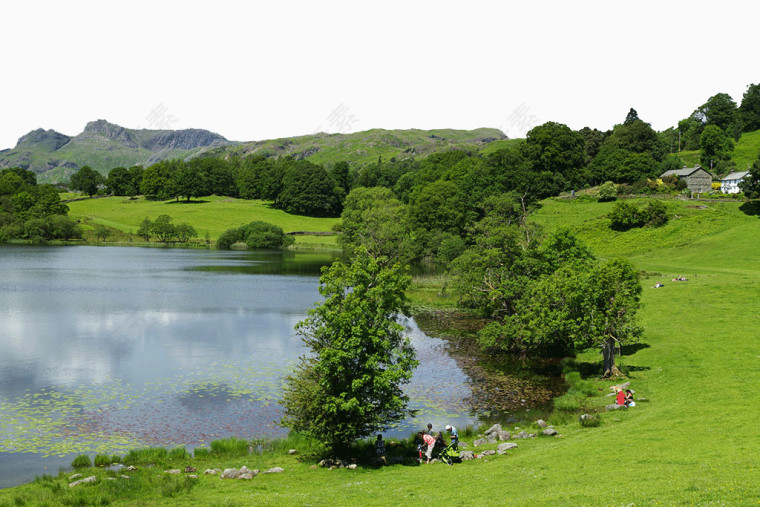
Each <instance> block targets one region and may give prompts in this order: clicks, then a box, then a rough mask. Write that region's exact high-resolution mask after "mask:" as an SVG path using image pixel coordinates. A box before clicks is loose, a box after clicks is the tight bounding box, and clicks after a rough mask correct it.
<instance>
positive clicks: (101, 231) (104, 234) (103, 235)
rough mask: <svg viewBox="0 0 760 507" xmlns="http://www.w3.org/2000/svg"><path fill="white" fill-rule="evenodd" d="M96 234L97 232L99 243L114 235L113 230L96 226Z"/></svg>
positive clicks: (103, 226)
mask: <svg viewBox="0 0 760 507" xmlns="http://www.w3.org/2000/svg"><path fill="white" fill-rule="evenodd" d="M94 232H95V237H96V238H97V239H98V240H99V241H105V240H107V239H108V238H110V237H111V234H112V232H111V229H109V228H108V227H106V226H105V225H96V226H95V229H94Z"/></svg>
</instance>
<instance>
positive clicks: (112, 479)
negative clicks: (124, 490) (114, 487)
mask: <svg viewBox="0 0 760 507" xmlns="http://www.w3.org/2000/svg"><path fill="white" fill-rule="evenodd" d="M106 480H107V481H115V480H116V477H106Z"/></svg>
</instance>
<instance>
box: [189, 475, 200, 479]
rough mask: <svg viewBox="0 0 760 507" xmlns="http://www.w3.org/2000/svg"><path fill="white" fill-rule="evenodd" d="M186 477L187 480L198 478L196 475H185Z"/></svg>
mask: <svg viewBox="0 0 760 507" xmlns="http://www.w3.org/2000/svg"><path fill="white" fill-rule="evenodd" d="M186 477H187V478H188V479H197V478H198V476H197V475H195V474H189V475H187V476H186Z"/></svg>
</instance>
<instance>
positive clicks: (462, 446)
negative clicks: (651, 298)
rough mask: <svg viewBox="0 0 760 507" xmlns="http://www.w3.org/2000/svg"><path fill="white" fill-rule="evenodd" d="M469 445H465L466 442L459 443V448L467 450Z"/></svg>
mask: <svg viewBox="0 0 760 507" xmlns="http://www.w3.org/2000/svg"><path fill="white" fill-rule="evenodd" d="M468 447H469V445H467V443H466V442H459V448H460V449H467V448H468Z"/></svg>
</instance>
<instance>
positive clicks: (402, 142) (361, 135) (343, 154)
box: [206, 128, 507, 164]
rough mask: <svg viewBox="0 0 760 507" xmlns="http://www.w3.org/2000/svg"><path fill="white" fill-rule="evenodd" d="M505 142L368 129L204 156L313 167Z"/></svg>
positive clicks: (488, 132)
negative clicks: (304, 162) (289, 160)
mask: <svg viewBox="0 0 760 507" xmlns="http://www.w3.org/2000/svg"><path fill="white" fill-rule="evenodd" d="M505 139H507V136H505V135H504V133H503V132H502V131H501V130H498V129H489V128H480V129H475V130H454V129H437V130H418V129H410V130H384V129H372V130H366V131H363V132H355V133H353V134H325V133H317V134H312V135H307V136H300V137H287V138H282V139H271V140H266V141H252V142H245V143H239V144H236V145H230V146H223V147H220V148H217V149H215V150H211V151H209V152H207V153H206V155H214V156H221V157H227V156H241V157H245V156H248V155H254V154H255V155H262V156H265V157H278V156H288V155H289V156H292V157H294V158H296V159H308V160H310V161H311V162H314V163H315V164H330V163H334V162H337V161H340V160H345V161H349V162H357V163H366V162H374V161H376V160H377V159H378V157H383V159H384V160H389V159H391V158H393V157H395V158H396V159H404V158H411V157H417V158H420V157H425V156H427V155H430V154H431V153H435V152H438V151H445V150H450V149H462V150H468V151H474V152H478V151H480V150H482V149H483V148H484V147H485V146H486V145H488V144H489V143H492V142H495V141H502V140H505Z"/></svg>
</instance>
